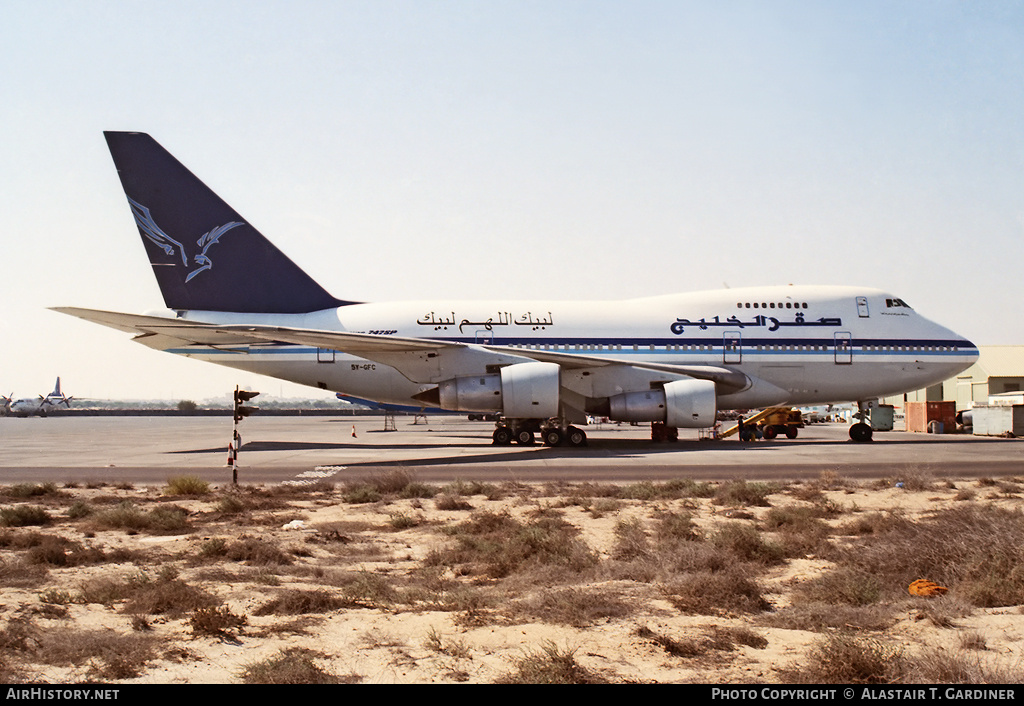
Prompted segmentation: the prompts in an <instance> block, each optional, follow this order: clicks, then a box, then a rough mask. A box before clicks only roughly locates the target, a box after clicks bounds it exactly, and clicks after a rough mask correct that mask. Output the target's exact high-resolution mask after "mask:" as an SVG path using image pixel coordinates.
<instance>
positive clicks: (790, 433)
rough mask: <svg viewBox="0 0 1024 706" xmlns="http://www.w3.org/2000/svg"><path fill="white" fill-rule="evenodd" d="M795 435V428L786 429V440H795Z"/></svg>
mask: <svg viewBox="0 0 1024 706" xmlns="http://www.w3.org/2000/svg"><path fill="white" fill-rule="evenodd" d="M796 434H797V432H796V427H786V438H787V439H795V438H796Z"/></svg>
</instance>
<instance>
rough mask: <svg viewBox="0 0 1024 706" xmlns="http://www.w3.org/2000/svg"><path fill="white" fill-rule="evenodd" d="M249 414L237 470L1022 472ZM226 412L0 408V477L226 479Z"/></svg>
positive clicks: (1010, 463) (833, 429) (289, 474)
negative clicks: (578, 444)
mask: <svg viewBox="0 0 1024 706" xmlns="http://www.w3.org/2000/svg"><path fill="white" fill-rule="evenodd" d="M395 426H396V429H395V430H394V431H385V430H384V429H385V420H384V417H383V416H379V417H358V418H353V417H302V416H297V417H275V416H269V415H267V416H259V415H256V416H253V417H249V418H247V419H245V420H244V421H243V422H242V423H241V424H240V427H239V429H240V434H241V436H242V441H243V445H242V447H241V449H240V451H239V453H238V459H237V464H238V480H239V482H240V483H265V484H275V483H282V482H296V481H298V482H304V481H312V480H317V479H331V480H334V481H336V482H337V481H343V480H345V479H346V478H353V477H360V476H365V475H368V474H372V473H374V472H376V471H379V470H381V469H385V468H395V467H400V468H405V469H407V470H409V471H410V472H413V473H414V474H415V475H416V477H417V478H418V479H419V480H422V481H425V482H443V481H450V480H456V479H463V480H480V481H492V482H495V481H499V482H500V481H505V480H517V481H523V482H531V481H537V482H548V481H557V480H566V481H574V482H584V481H593V482H631V481H637V480H652V481H659V480H666V479H670V478H679V477H688V478H695V479H701V480H728V479H733V478H747V479H750V480H754V479H776V480H784V479H797V478H813V477H817V476H818V475H819V474H820V473H821V472H822V471H835V472H837V473H839V474H841V475H843V476H846V477H859V478H894V477H896V476H899V475H901V474H910V473H932V474H935V475H937V476H941V477H983V476H991V477H1000V476H1007V475H1021V474H1024V445H1022V444H1024V440H1021V439H1002V438H992V437H976V436H971V435H967V434H945V435H934V434H918V433H908V432H902V431H894V432H884V433H882V432H879V433H876V434H875V441H873V442H871V443H868V444H857V443H853V442H851V441H849V438H848V435H847V433H848V427H847V426H846V425H845V424H821V425H813V426H808V427H806V428H804V429H801V430H800V435H799V437H798V438H797V439H776V440H773V441H757V442H740V441H738V440H737V439H735V438H730V439H724V440H719V441H703V440H698V438H697V433H696V431H690V430H680V440H679V441H678V442H676V443H653V442H651V441H650V428H649V427H648V426H630V425H626V424H623V425H618V424H605V425H597V426H591V427H587V434H588V436H589V444H588V446H587V447H585V448H580V449H573V448H561V447H559V448H551V447H546V446H543V445H540V444H537V445H535V446H516V445H513V446H505V447H498V446H493V445H492V444H491V431H492V430H493V424H491V423H487V422H471V421H469V420H467V419H466V418H464V417H456V416H441V415H439V416H431V417H428V418H427V420H426V422H424V421H423V420H422V419H420V420H419V423H418V424H417V423H414V418H413V417H397V418H396V420H395ZM231 430H232V423H231V418H230V417H227V416H225V417H146V416H139V417H88V416H65V417H50V418H45V419H44V418H38V417H35V418H28V419H20V418H12V417H4V418H0V443H2V458H0V483H5V484H9V483H16V482H44V481H52V482H58V483H66V482H83V483H84V482H91V481H109V482H119V481H120V482H130V483H138V484H160V483H164V482H166V480H167V478H169V477H171V476H174V475H182V474H186V473H187V474H195V475H199V476H201V477H203V478H205V479H207V480H209V481H211V482H215V483H225V482H230V481H231V470H230V469H229V468H228V467H227V446H228V442H229V441H230V440H231Z"/></svg>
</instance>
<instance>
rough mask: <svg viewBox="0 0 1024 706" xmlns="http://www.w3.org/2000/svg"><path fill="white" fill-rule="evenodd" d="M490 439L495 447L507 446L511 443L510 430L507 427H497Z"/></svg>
mask: <svg viewBox="0 0 1024 706" xmlns="http://www.w3.org/2000/svg"><path fill="white" fill-rule="evenodd" d="M491 438H492V439H493V440H494V445H495V446H508V445H509V444H511V443H512V430H511V429H509V428H508V427H498V428H497V429H495V430H494V435H493V436H492V437H491Z"/></svg>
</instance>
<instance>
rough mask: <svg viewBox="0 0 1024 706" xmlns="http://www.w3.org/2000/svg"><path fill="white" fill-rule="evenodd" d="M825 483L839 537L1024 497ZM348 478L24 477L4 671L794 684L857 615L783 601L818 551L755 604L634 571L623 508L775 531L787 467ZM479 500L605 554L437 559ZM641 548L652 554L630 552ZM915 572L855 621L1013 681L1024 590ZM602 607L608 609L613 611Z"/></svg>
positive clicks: (485, 509) (767, 569)
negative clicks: (721, 495)
mask: <svg viewBox="0 0 1024 706" xmlns="http://www.w3.org/2000/svg"><path fill="white" fill-rule="evenodd" d="M828 480H829V482H827V483H826V482H824V481H823V482H822V483H821V484H819V485H820V488H812V489H813V490H814V491H815V494H816V495H815V502H816V503H818V504H820V503H822V502H826V503H829V504H830V507H833V508H838V511H837V512H836V513H835V514H834V516H832V517H828V518H826V519H825V520H823V521H824V522H825V523H826V524H827V525H828V526H829V527H830V528H833V530H834V533H833V534H832V535H830V537H829V540H828V541H829V542H830V543H832V544H833V545H835V544H837V543H843V542H856V541H860V540H859V539H858V538H857V537H851V536H844V535H843V534H842V532H841V531H840V530H839V529H838V528H840V527H842V526H843V524H844V523H849V522H851V520H852V519H855V518H857V517H865V516H870V515H871V514H872V513H875V512H884V513H893V512H896V513H898V514H899V515H900V516H902V517H906V518H909V519H917V518H923V517H926V516H928V514H929V513H934V512H935V511H937V510H939V509H941V508H944V507H953V506H956V505H957V504H958V503H961V504H962V503H964V502H975V503H990V504H999V505H1001V506H1005V507H1007V508H1019V507H1020V505H1021V503H1022V500H1021V499H1020V497H1019V495H1017V494H1016V493H1015V490H1016V488H1017V487H1018V486H1017V485H1016V484H1015V482H1013V481H1006V483H1008V484H1009V485H1004V486H1002V488H1001V489H998V488H996V487H995V486H993V485H992V484H991V483H989V484H988V485H985V484H983V483H980V482H979V481H976V480H964V481H958V480H955V479H953V480H943V481H941V482H940V481H931V480H929V481H928V482H926V483H923V484H922V485H923V486H924V487H921V488H919V489H914V490H912V489H909V488H908V487H906V484H905V486H904V487H897V486H896V482H895V481H894V480H892V479H890V480H887V481H881V482H878V483H871V484H852V483H844V482H842V481H837V479H835V478H832V479H828ZM813 485H814V484H811V486H813ZM350 490H351V488H345V487H343V486H341V485H335V486H288V487H275V488H249V489H243V490H242V491H241V492H240V493H237V494H236V493H235V492H234V491H233V490H232V489H231V488H211V492H209V493H208V494H202V495H182V494H177V495H170V494H167V492H166V489H164V488H142V487H138V488H136V487H114V486H107V485H100V486H97V487H76V488H56V489H54V488H52V487H51V488H45V489H44V488H41V487H39V488H37V489H36V490H35V492H31V489H28V488H26V487H25V486H19V487H8V488H6V491H7V492H5V493H4V494H3V495H2V497H0V501H2V507H3V508H4V509H5V510H9V509H12V508H17V507H30V506H31V507H35V508H44V509H45V510H46V514H47V516H48V518H49V522H48V524H38V525H25V526H17V527H6V528H0V538H2V541H0V576H2V579H0V603H2V607H0V629H2V630H3V632H2V634H0V682H8V683H13V682H47V683H63V684H68V683H74V682H82V681H93V682H95V681H101V682H111V683H117V682H121V683H215V684H222V683H241V682H242V681H244V680H245V679H246V675H247V674H251V673H253V671H254V668H255V667H256V666H257V665H260V664H266V663H267V662H268V660H272V659H275V658H277V657H280V656H281V655H282V654H283V652H282V651H285V650H289V649H291V648H302V649H304V650H309V651H310V652H306V653H297V652H293V653H291V654H292V655H297V654H305V655H306V656H308V657H309V660H310V664H312V665H314V667H313V668H314V669H316V670H319V671H318V672H317V673H322V674H328V675H333V676H334V677H337V678H339V679H341V680H343V681H353V682H361V683H493V682H496V681H499V680H502V679H506V678H509V677H510V676H513V675H516V674H521V673H522V672H524V671H525V667H526V665H527V663H528V661H529V660H530V659H531V658H533V659H538V660H539V659H542V658H543V657H544V656H545V655H546V656H547V657H548V658H551V659H554V657H555V656H559V657H561V658H562V660H563V662H565V661H569V662H571V663H572V664H573V665H574V666H575V667H577V668H578V669H579V670H580V672H581V673H583V674H586V675H588V678H591V679H594V680H602V681H610V682H617V683H670V682H697V683H773V682H785V681H788V680H789V678H790V676H791V674H792V672H789V671H786V670H792V669H798V668H800V667H802V666H805V665H807V664H808V661H809V660H810V655H811V654H812V652H813V650H814V649H815V648H816V646H818V645H820V644H821V642H822V640H824V639H826V638H827V636H828V635H829V634H832V633H835V632H837V631H841V629H842V628H836V627H830V628H826V629H796V628H793V627H780V626H778V625H773V624H772V623H771V622H770V621H769V620H766V618H767V617H769V616H771V615H772V614H775V613H778V612H779V611H780V610H782V609H784V608H786V607H787V606H792V605H794V604H796V603H799V602H800V601H801V600H805V599H803V598H801V594H800V593H799V589H800V587H801V586H804V585H806V584H807V583H808V582H810V581H813V580H814V579H815V578H817V577H819V576H822V575H823V574H824V573H826V572H828V571H830V570H831V569H832V568H833V565H832V562H831V561H829V560H828V559H827V558H825V557H824V556H822V554H823V552H820V551H817V552H810V553H807V554H804V555H795V556H792V555H791V556H787V557H786V558H785V560H783V561H781V562H778V563H774V564H771V565H768V566H764V567H763V569H762V570H760V571H759V573H758V575H757V576H756V581H757V584H758V585H759V586H760V588H761V591H762V595H763V598H764V599H765V600H766V602H767V606H766V607H765V609H764V610H760V611H756V612H753V613H751V612H744V611H736V610H733V609H728V608H724V609H711V610H707V611H692V610H683V609H680V607H679V604H678V602H675V601H673V600H672V597H671V592H669V591H666V590H665V585H666V584H670V583H671V579H670V578H667V577H666V575H665V574H664V573H663V572H662V570H661V569H660V568H659V567H657V566H655V567H654V568H653V569H651V568H650V566H647V568H648V569H650V570H651V571H652V572H653V573H651V574H650V575H647V576H643V577H640V576H633V575H632V574H631V573H630V571H634V573H635V572H637V571H639V570H638V569H636V568H635V567H637V566H639V564H637V563H635V562H634V563H632V564H627V563H625V562H623V561H622V560H621V556H622V554H623V548H622V547H623V539H622V538H623V531H622V529H623V527H625V526H631V527H633V528H640V532H641V538H640V539H639V540H638V541H641V542H644V541H646V542H648V543H649V544H648V545H647V548H648V549H650V548H651V547H653V548H655V549H656V548H657V545H658V542H659V541H660V540H659V538H658V534H657V531H656V521H657V519H658V518H659V517H664V516H665V514H666V513H673V512H685V513H688V515H689V516H692V518H693V521H694V523H695V524H696V526H697V528H699V531H700V532H701V533H702V535H703V536H705V537H709V536H711V535H712V534H713V533H714V532H715V528H716V527H717V526H719V525H720V524H721V523H744V524H746V525H749V526H750V527H753V528H758V529H759V531H761V532H762V533H763V535H764V537H766V538H768V539H771V538H772V536H773V535H772V533H771V532H770V531H769V530H767V529H765V524H764V520H765V517H766V513H768V512H769V511H770V509H771V508H773V507H775V508H779V507H794V506H801V505H804V506H811V505H813V504H814V503H811V502H808V501H806V500H802V499H800V498H802V497H809V495H808V493H807V492H806V491H807V490H808V484H796V485H795V486H794V485H783V486H780V487H778V488H776V489H775V490H776V492H773V493H772V494H770V495H768V496H767V500H766V504H765V505H746V504H743V503H723V502H722V501H720V500H719V501H716V500H715V499H713V498H709V497H703V498H693V497H655V498H646V499H630V498H627V497H621V494H620V496H618V497H616V494H615V493H614V492H613V489H611V488H609V487H601V488H594V487H587V486H579V485H568V484H567V485H559V486H529V485H517V486H512V487H509V486H505V487H498V488H487V487H479V488H476V487H473V486H472V484H469V483H466V484H460V485H459V486H458V487H457V488H445V489H442V490H443V491H445V492H441V493H439V494H434V495H433V497H423V498H402V497H399V496H398V495H389V494H388V493H386V492H385V493H384V494H383V496H382V497H379V498H376V497H368V498H360V499H361V500H367V502H352V498H351V496H348V495H346V493H347V492H348V491H350ZM435 490H436V489H435ZM965 490H967V491H968V492H969V497H965V495H964V491H965ZM800 491H803V492H800ZM635 494H636V493H634V495H635ZM225 498H233V499H234V504H233V505H230V506H229V505H226V503H225ZM125 501H128V502H130V503H131V504H132V505H133V506H135V507H136V508H137V509H139V510H141V511H143V512H150V511H152V510H153V509H154V508H157V507H165V508H166V507H176V508H183V509H185V510H186V511H187V513H188V514H187V518H186V519H185V521H184V522H185V526H184V527H181V528H179V529H176V530H171V531H170V532H171V533H164V532H166V531H167V530H155V529H152V528H141V529H132V528H126V527H123V526H122V527H110V526H109V523H108V524H104V523H103V522H99V521H98V518H99V517H100V516H102V513H103V512H105V511H106V510H110V509H112V508H118V507H122V508H123V507H125V506H124V505H123V503H124V502H125ZM456 501H457V502H456ZM453 505H454V506H453ZM442 508H445V509H442ZM482 516H488V517H511V518H515V519H517V520H519V521H520V522H522V523H523V524H524V525H528V524H529V523H530V522H531V521H533V520H535V519H536V518H538V517H552V518H557V519H558V520H559V521H560V522H564V523H567V524H568V525H569V526H571V528H575V530H576V531H578V533H577V534H575V535H574V536H575V539H576V540H577V541H578V542H579V543H580V546H581V547H583V548H584V549H585V551H586V552H588V556H590V557H591V560H590V562H589V563H588V564H587V566H586V567H584V568H579V569H577V568H570V567H568V566H565V565H554V566H551V565H548V566H540V567H536V566H535V567H533V568H532V569H530V570H526V569H513V570H511V571H510V572H508V573H507V575H503V576H499V575H496V574H497V573H500V572H495V571H488V570H486V569H483V568H481V566H480V565H479V560H476V563H474V561H475V560H474V559H472V558H469V559H465V560H455V559H452V558H451V555H447V556H448V559H447V560H442V561H440V562H438V560H437V557H439V556H441V557H444V556H446V555H445V554H444V553H443V552H444V551H445V550H446V549H448V548H450V547H452V546H453V545H454V544H455V543H456V541H457V540H456V538H455V536H454V534H453V530H454V529H456V528H458V527H460V526H464V525H465V523H467V522H470V521H471V520H472V519H473V518H480V517H482ZM53 537H58V538H63V539H64V540H69V542H70V543H68V544H65V545H63V546H62V549H61V550H60V551H59V552H58V556H56V557H52V556H51V557H50V558H41V557H44V556H45V555H43V554H42V552H41V550H39V549H34V548H35V547H40V546H43V545H45V544H46V541H50V542H51V543H52V542H53V541H54V540H53V539H52V538H53ZM45 538H51V539H50V540H46V539H45ZM634 538H635V535H634ZM246 540H259V542H260V546H262V547H268V546H269V547H275V548H277V549H278V550H279V551H280V552H281V556H277V557H276V558H275V557H267V556H258V555H257V554H256V553H255V552H252V551H251V552H250V553H249V554H243V553H238V552H236V553H234V554H232V553H231V552H230V551H229V549H230V548H231V547H232V546H235V547H237V546H239V545H241V544H243V543H245V542H246ZM250 544H253V543H252V542H250ZM90 550H91V551H92V552H93V556H92V557H87V556H86V554H87V552H88V551H90ZM97 550H98V551H97ZM282 556H283V558H282ZM62 557H63V558H62ZM657 561H658V559H657V558H655V559H654V560H653V562H654V563H657ZM649 563H650V562H649ZM627 565H628V566H630V567H633V569H630V570H624V569H623V568H622V567H623V566H627ZM921 578H928V577H921ZM359 582H362V583H361V584H360V583H359ZM161 583H163V584H173V585H174V586H176V587H178V588H179V589H182V587H190V588H192V589H195V590H196V591H202V592H205V595H206V596H207V597H208V598H209V597H212V598H211V601H210V605H211V606H213V607H215V608H216V610H219V611H221V613H220V615H221V616H222V617H224V616H227V618H228V620H226V621H225V622H224V624H223V625H220V628H221V629H220V632H216V630H207V631H204V630H203V629H202V628H197V627H196V625H195V615H196V612H195V611H196V606H195V605H193V604H192V603H191V602H190V599H189V598H188V597H187V596H186V595H185V594H186V593H187V592H186V591H184V590H182V591H181V594H180V595H172V597H171V598H170V599H169V601H170V603H169V604H157V603H150V604H145V602H144V601H141V600H138V599H137V596H136V595H135V594H132V592H131V587H134V588H136V589H137V588H138V587H139V586H149V587H152V586H155V585H158V584H161ZM354 585H363V588H361V589H359V590H356V589H354V588H353V586H354ZM104 586H106V590H103V587H104ZM366 586H372V587H374V588H367V587H366ZM114 587H117V590H115V588H114ZM382 587H383V588H382ZM888 588H892V587H888ZM896 588H897V589H899V591H893V595H896V593H899V594H900V595H902V598H900V599H898V600H896V599H890V600H889V601H888V604H889V605H890V606H891V608H892V618H891V620H890V621H889V622H888V624H887V625H886V626H885V628H884V629H882V630H878V629H866V630H858V631H855V633H856V634H857V635H858V636H859V637H861V638H864V639H872V640H882V641H884V643H885V644H887V645H891V646H895V647H896V648H898V649H900V650H902V651H903V652H904V653H906V654H914V653H918V652H920V651H922V650H927V649H931V648H938V649H941V650H945V651H948V652H958V651H959V652H964V651H965V650H967V649H968V648H971V659H974V660H981V661H982V662H984V663H985V664H989V665H991V666H992V668H993V669H997V670H1003V671H1000V672H999V673H1000V674H1003V675H1010V679H1011V680H1012V679H1013V678H1014V676H1016V677H1020V676H1021V675H1024V669H1022V667H1021V665H1022V655H1024V616H1022V611H1021V607H1020V606H1001V607H995V608H978V607H970V608H968V609H966V610H965V609H963V607H962V605H963V604H962V603H955V601H956V600H957V596H956V595H955V590H954V591H952V592H950V593H949V594H947V595H945V596H941V597H938V598H931V599H929V598H921V597H913V596H910V595H909V594H906V591H905V587H896ZM295 591H304V592H305V594H303V595H306V596H310V595H319V596H321V597H323V596H332V595H333V596H343V597H347V598H348V599H350V600H349V602H348V603H346V604H343V605H340V606H333V607H326V608H325V607H315V608H311V609H308V610H309V612H301V609H294V610H286V609H281V610H279V611H277V612H274V611H270V612H269V613H268V611H267V610H266V609H265V606H267V605H268V604H270V602H271V601H273V600H275V599H280V598H282V597H283V596H288V595H293V596H294V595H297V594H295V593H290V592H295ZM903 594H906V595H903ZM353 596H355V598H354V599H353V598H352V597H353ZM552 596H561V597H562V598H563V599H567V600H570V601H571V600H575V601H576V603H575V605H574V606H573V607H572V608H571V609H569V610H562V611H561V612H560V610H559V608H557V607H548V608H543V607H539V606H541V605H542V604H543V603H544V601H545V600H549V601H550V599H551V597H552ZM574 597H575V598H574ZM936 601H939V602H944V603H945V604H947V605H951V606H959V608H957V609H956V610H953V609H950V610H947V611H946V612H947V613H951V614H952V613H955V617H954V618H953V619H951V620H950V621H948V622H947V623H946V624H944V625H940V624H938V623H939V622H941V621H936V620H933V619H927V618H925V617H924V616H928V615H934V610H933V609H932V608H931V606H933V605H935V604H936V603H935V602H936ZM604 604H607V605H608V609H607V610H604V611H603V612H602V611H601V610H599V609H597V608H596V606H601V605H604ZM588 609H590V610H592V611H593V612H587V611H588ZM243 623H244V624H243ZM965 636H969V638H970V639H969V640H966V639H965ZM71 645H75V646H78V647H80V649H78V650H77V651H76V650H73V649H71V647H70V646H71ZM670 646H673V647H675V648H679V647H680V646H682V647H684V648H687V649H688V650H689V651H687V649H682V650H680V649H669V647H670ZM250 678H257V677H250ZM311 678H312V677H311V676H309V675H306V676H302V675H300V676H299V677H295V676H294V674H293V675H292V676H290V677H287V676H286V677H280V676H275V677H269V678H268V677H265V679H282V680H287V679H296V680H300V681H308V680H310V679H311ZM522 678H523V679H525V680H527V681H529V680H531V678H530V677H522ZM533 679H534V680H536V679H539V677H533Z"/></svg>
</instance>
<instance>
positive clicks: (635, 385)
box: [56, 308, 751, 412]
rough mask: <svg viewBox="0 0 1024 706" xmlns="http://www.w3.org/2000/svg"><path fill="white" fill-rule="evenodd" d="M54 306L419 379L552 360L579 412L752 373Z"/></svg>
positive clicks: (181, 337) (128, 325)
mask: <svg viewBox="0 0 1024 706" xmlns="http://www.w3.org/2000/svg"><path fill="white" fill-rule="evenodd" d="M56 311H60V312H62V313H65V314H70V315H72V316H78V317H79V318H84V319H87V320H89V321H93V322H95V323H100V324H104V325H106V326H110V327H112V328H116V329H119V330H122V331H128V332H133V333H136V334H137V337H136V340H137V341H139V342H140V343H144V344H146V345H149V346H151V347H158V346H159V347H170V346H169V345H167V342H168V341H173V342H177V343H178V344H179V345H180V344H181V343H185V344H187V345H206V346H214V347H219V346H239V345H252V344H266V343H289V344H295V345H304V346H313V347H316V348H325V349H330V350H336V351H340V352H342V353H347V354H350V355H354V356H358V357H360V358H364V359H366V360H371V361H374V362H377V363H381V364H384V365H388V366H390V367H392V368H394V369H396V370H397V371H399V372H400V373H401V374H402V375H404V376H405V377H406V378H408V379H409V380H411V381H413V382H416V383H422V384H434V385H438V384H440V383H442V382H444V381H446V380H451V379H453V378H458V377H467V376H473V375H482V374H487V373H494V372H496V371H497V370H498V369H499V368H501V367H503V366H507V365H514V364H517V363H526V362H532V361H539V362H546V363H556V364H557V365H558V366H559V367H560V369H561V374H560V385H561V386H562V389H563V392H564V393H565V395H564V399H565V401H566V402H567V403H568V404H569V405H570V406H572V407H573V408H575V409H577V410H579V411H581V412H582V410H585V409H587V408H588V406H589V405H588V404H587V402H588V400H594V399H601V398H607V397H610V396H612V395H616V394H619V393H622V392H629V391H636V390H649V389H651V387H652V386H655V385H657V384H661V383H667V382H671V381H675V380H686V379H698V380H709V381H712V382H714V383H715V387H716V389H717V390H718V393H719V394H730V393H735V392H738V391H741V390H744V389H747V388H748V387H750V385H751V380H750V379H749V378H748V377H747V376H746V375H744V374H743V373H741V372H738V371H735V370H731V369H729V368H724V367H717V366H687V365H670V364H659V363H642V362H628V363H627V362H623V361H621V360H617V359H615V358H613V357H610V356H608V357H606V356H593V355H578V354H574V353H562V352H558V351H541V350H524V349H519V348H511V347H506V346H493V345H480V344H471V343H461V342H455V341H446V340H441V339H430V338H413V337H401V336H378V335H372V334H364V333H349V332H342V331H325V330H315V329H303V328H290V327H284V326H250V325H218V324H201V323H196V322H191V321H185V320H182V319H169V318H161V317H155V316H139V315H133V314H119V313H116V312H104V311H95V310H91V309H77V308H60V309H56Z"/></svg>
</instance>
